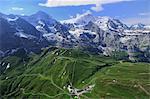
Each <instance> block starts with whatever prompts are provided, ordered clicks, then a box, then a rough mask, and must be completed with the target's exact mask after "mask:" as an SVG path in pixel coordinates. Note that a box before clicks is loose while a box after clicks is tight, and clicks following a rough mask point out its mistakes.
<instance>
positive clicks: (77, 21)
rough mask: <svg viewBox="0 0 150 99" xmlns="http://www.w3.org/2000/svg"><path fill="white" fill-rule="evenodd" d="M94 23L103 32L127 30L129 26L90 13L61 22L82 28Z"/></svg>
mask: <svg viewBox="0 0 150 99" xmlns="http://www.w3.org/2000/svg"><path fill="white" fill-rule="evenodd" d="M90 21H91V22H93V23H95V24H96V25H98V26H99V27H100V28H101V29H103V30H105V31H106V30H115V31H116V30H122V29H127V28H128V27H127V25H125V24H123V23H122V22H120V21H119V20H117V19H112V18H110V17H97V16H93V15H92V14H90V13H84V14H81V15H78V16H76V17H75V18H72V19H68V20H64V21H61V23H63V24H73V25H75V27H81V26H84V25H87V24H88V23H89V22H90Z"/></svg>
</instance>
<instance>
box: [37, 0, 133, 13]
mask: <svg viewBox="0 0 150 99" xmlns="http://www.w3.org/2000/svg"><path fill="white" fill-rule="evenodd" d="M123 1H133V0H55V1H54V0H47V2H46V3H39V5H40V6H45V7H63V6H82V5H95V6H93V7H91V10H94V11H101V10H103V7H102V5H104V4H110V3H117V2H123Z"/></svg>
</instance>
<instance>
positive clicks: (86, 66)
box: [0, 47, 150, 99]
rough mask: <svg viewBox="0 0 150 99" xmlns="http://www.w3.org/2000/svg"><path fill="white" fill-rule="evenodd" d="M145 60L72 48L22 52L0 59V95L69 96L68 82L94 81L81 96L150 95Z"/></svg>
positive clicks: (57, 98) (63, 98) (77, 84)
mask: <svg viewBox="0 0 150 99" xmlns="http://www.w3.org/2000/svg"><path fill="white" fill-rule="evenodd" d="M149 66H150V65H149V64H147V63H138V64H136V63H129V62H121V61H120V62H119V61H115V60H114V59H111V58H110V57H104V56H98V55H91V54H88V53H86V52H82V51H79V50H75V49H74V50H71V49H58V48H54V47H52V48H47V49H45V50H44V51H43V53H41V54H40V55H32V56H26V54H24V53H23V52H21V53H16V54H15V55H14V56H10V57H7V58H4V59H3V60H2V61H1V67H5V68H4V69H3V71H1V76H0V78H1V81H0V86H1V87H0V88H1V92H0V94H1V95H0V97H1V98H44V99H69V98H70V97H74V96H71V93H70V92H69V90H68V87H67V86H68V85H69V84H71V85H72V86H73V87H75V88H79V89H82V88H85V87H87V86H90V85H94V87H93V89H92V90H91V91H89V92H90V93H85V94H81V95H80V98H81V99H85V98H88V99H98V98H125V99H129V98H132V99H134V98H135V99H136V98H137V97H138V98H140V99H141V98H142V99H143V98H144V99H148V98H149V93H150V91H149V87H150V86H149V84H148V83H149V81H148V77H149V76H148V72H149V70H148V68H149Z"/></svg>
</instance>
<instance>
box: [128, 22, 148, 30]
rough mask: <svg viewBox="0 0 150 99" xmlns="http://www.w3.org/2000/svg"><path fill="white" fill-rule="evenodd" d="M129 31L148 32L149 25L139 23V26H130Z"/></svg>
mask: <svg viewBox="0 0 150 99" xmlns="http://www.w3.org/2000/svg"><path fill="white" fill-rule="evenodd" d="M130 29H131V30H150V25H145V24H142V23H139V24H134V25H131V26H130Z"/></svg>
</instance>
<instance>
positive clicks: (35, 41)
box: [0, 15, 48, 54]
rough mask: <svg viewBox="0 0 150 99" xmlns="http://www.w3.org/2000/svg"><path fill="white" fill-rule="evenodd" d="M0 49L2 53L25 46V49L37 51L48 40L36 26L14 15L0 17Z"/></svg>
mask: <svg viewBox="0 0 150 99" xmlns="http://www.w3.org/2000/svg"><path fill="white" fill-rule="evenodd" d="M0 24H1V26H0V38H1V39H0V50H1V51H2V52H3V54H5V53H7V52H11V50H13V49H14V50H16V49H18V48H25V49H26V50H27V51H29V52H31V51H33V52H36V51H37V52H38V51H39V50H40V49H41V48H42V47H45V46H47V45H48V42H47V41H46V40H45V39H44V38H43V37H42V35H41V33H40V32H39V31H37V30H36V28H35V27H34V26H33V25H31V24H30V23H28V22H27V21H25V20H24V19H22V18H20V17H18V16H15V15H8V16H7V15H5V17H0Z"/></svg>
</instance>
